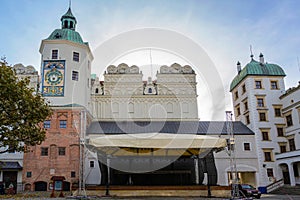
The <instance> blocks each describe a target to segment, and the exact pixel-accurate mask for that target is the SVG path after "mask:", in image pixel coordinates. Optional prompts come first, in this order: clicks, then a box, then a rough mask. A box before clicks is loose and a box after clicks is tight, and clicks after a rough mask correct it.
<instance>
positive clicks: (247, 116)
mask: <svg viewBox="0 0 300 200" xmlns="http://www.w3.org/2000/svg"><path fill="white" fill-rule="evenodd" d="M246 124H250V117H249V115H246Z"/></svg>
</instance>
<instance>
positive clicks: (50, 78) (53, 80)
mask: <svg viewBox="0 0 300 200" xmlns="http://www.w3.org/2000/svg"><path fill="white" fill-rule="evenodd" d="M45 77H46V82H47V83H48V84H50V85H58V84H60V83H61V82H62V80H63V75H62V73H61V72H60V71H59V70H57V69H55V68H53V69H52V70H50V71H48V72H47V73H46V76H45Z"/></svg>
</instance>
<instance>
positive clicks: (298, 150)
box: [275, 83, 300, 186]
mask: <svg viewBox="0 0 300 200" xmlns="http://www.w3.org/2000/svg"><path fill="white" fill-rule="evenodd" d="M280 99H281V101H282V104H283V108H282V113H283V116H284V118H285V123H286V128H285V134H284V139H285V140H284V142H281V143H279V145H280V146H284V148H283V149H282V150H283V151H279V152H278V153H277V154H276V155H275V158H276V162H277V165H279V166H280V169H281V171H282V174H286V176H287V177H285V178H286V179H285V181H287V182H289V183H290V184H291V185H292V186H294V185H296V184H300V176H299V173H300V83H299V85H298V86H297V87H294V88H290V89H288V90H287V91H286V92H285V93H284V94H283V95H282V96H281V97H280ZM290 119H291V120H290Z"/></svg>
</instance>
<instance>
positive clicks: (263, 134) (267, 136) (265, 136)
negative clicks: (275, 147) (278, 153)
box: [261, 131, 270, 140]
mask: <svg viewBox="0 0 300 200" xmlns="http://www.w3.org/2000/svg"><path fill="white" fill-rule="evenodd" d="M261 134H262V140H270V138H269V133H268V132H267V131H263V132H261Z"/></svg>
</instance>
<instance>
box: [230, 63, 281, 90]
mask: <svg viewBox="0 0 300 200" xmlns="http://www.w3.org/2000/svg"><path fill="white" fill-rule="evenodd" d="M250 75H253V76H285V73H284V71H283V69H282V68H281V67H280V66H279V65H276V64H269V63H260V62H258V61H256V60H254V59H252V60H251V62H250V63H248V64H247V65H246V66H245V67H244V68H243V69H242V70H241V71H240V72H239V74H238V75H236V76H235V77H234V79H233V81H232V82H231V84H230V91H232V90H233V89H234V88H235V87H236V86H237V85H238V84H239V83H240V82H241V81H242V80H244V78H246V77H247V76H250Z"/></svg>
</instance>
